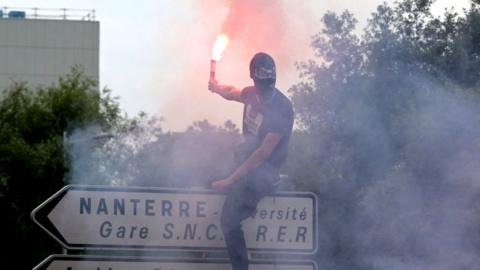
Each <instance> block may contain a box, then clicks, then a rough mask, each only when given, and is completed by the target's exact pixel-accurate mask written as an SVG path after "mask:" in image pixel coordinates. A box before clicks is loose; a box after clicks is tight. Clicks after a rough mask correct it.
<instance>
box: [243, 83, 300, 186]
mask: <svg viewBox="0 0 480 270" xmlns="http://www.w3.org/2000/svg"><path fill="white" fill-rule="evenodd" d="M241 97H242V101H243V103H244V109H243V136H244V138H245V143H244V144H243V145H242V147H241V148H240V153H239V157H240V162H243V161H244V160H246V159H247V158H248V157H249V156H250V154H251V153H253V151H255V150H256V149H257V148H258V147H259V146H260V144H261V143H262V141H263V139H264V138H265V136H266V135H267V134H268V133H278V134H281V135H283V136H282V139H281V140H280V142H279V143H278V144H277V146H276V147H275V149H274V150H273V152H272V153H271V154H270V156H269V157H268V159H267V160H266V161H265V162H264V163H263V164H262V165H260V166H259V167H258V168H257V169H256V170H254V172H253V174H262V175H263V174H265V173H267V174H271V175H273V176H274V177H278V172H279V170H280V167H281V166H282V164H283V162H284V161H285V159H286V157H287V152H288V143H289V140H290V135H291V133H292V128H293V109H292V104H291V102H290V100H288V98H287V97H286V96H285V95H284V94H283V93H282V92H280V91H279V90H278V89H275V92H274V94H273V96H272V98H270V99H269V100H267V101H266V102H262V101H261V100H260V98H259V97H258V95H257V90H256V88H255V87H254V86H249V87H246V88H244V89H243V90H242V94H241Z"/></svg>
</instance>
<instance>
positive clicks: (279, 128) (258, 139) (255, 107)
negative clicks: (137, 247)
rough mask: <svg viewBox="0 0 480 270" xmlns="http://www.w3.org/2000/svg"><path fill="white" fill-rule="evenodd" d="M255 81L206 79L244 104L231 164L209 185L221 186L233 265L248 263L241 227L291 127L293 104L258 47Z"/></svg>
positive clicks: (243, 268)
mask: <svg viewBox="0 0 480 270" xmlns="http://www.w3.org/2000/svg"><path fill="white" fill-rule="evenodd" d="M250 78H252V80H253V84H254V86H249V87H246V88H244V89H242V90H240V89H237V88H235V87H233V86H227V85H220V84H218V83H217V82H216V81H211V82H209V85H208V89H209V90H210V91H212V92H215V93H217V94H219V95H220V96H222V97H223V98H225V99H227V100H233V101H237V102H241V103H243V104H244V110H243V128H242V132H243V136H244V142H243V143H242V144H241V145H240V146H239V147H238V148H237V151H236V153H235V160H236V164H237V167H236V169H235V170H234V171H233V172H232V173H231V174H230V175H229V176H228V177H226V178H224V179H220V180H217V181H214V182H213V183H212V187H213V188H216V189H221V190H225V191H226V194H227V196H226V200H225V203H224V205H223V210H222V217H221V226H222V231H223V234H224V238H225V243H226V245H227V251H228V254H229V256H230V261H231V263H232V267H233V270H247V269H248V255H247V248H246V245H245V238H244V234H243V231H242V229H241V222H242V220H244V219H246V218H248V217H249V216H251V215H252V214H253V213H254V211H255V210H256V207H257V204H258V202H259V201H260V199H261V198H263V197H265V196H266V195H267V194H268V193H270V192H271V191H273V183H274V182H276V181H278V178H279V170H280V167H281V166H282V164H283V162H284V161H285V159H286V156H287V150H288V143H289V139H290V135H291V132H292V127H293V118H294V116H293V109H292V105H291V103H290V101H289V100H288V98H287V97H286V96H285V95H284V94H282V92H280V91H279V90H278V89H276V88H275V81H276V68H275V62H274V60H273V58H272V57H271V56H270V55H268V54H266V53H261V52H260V53H257V54H255V55H254V57H253V58H252V60H251V62H250Z"/></svg>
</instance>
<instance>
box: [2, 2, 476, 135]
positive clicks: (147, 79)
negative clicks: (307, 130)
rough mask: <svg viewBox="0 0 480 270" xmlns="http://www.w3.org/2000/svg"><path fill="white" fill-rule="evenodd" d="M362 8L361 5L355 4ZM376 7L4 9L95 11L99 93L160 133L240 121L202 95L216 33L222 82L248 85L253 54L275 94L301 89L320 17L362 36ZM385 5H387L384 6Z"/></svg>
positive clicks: (89, 5)
mask: <svg viewBox="0 0 480 270" xmlns="http://www.w3.org/2000/svg"><path fill="white" fill-rule="evenodd" d="M360 2H361V5H359V3H360ZM382 2H384V1H383V0H362V1H358V0H335V1H333V0H323V1H322V0H302V1H294V0H202V1H197V0H141V1H131V0H122V1H118V0H117V1H114V0H103V1H94V0H83V1H73V0H15V1H10V0H7V1H2V6H7V7H38V8H67V9H77V8H80V9H95V11H96V19H97V20H98V21H99V22H100V82H99V84H100V87H101V88H104V87H107V88H109V89H111V90H112V93H113V95H114V96H118V97H119V102H120V107H121V109H122V110H124V111H125V112H126V113H128V115H129V116H134V115H136V114H138V113H139V112H141V111H142V112H146V113H147V114H148V115H151V116H157V117H162V118H163V119H164V120H163V122H162V127H163V128H164V129H165V130H173V131H181V130H184V129H185V128H186V127H188V126H189V125H190V124H191V123H193V121H200V120H204V119H208V120H209V122H211V123H213V124H216V125H221V124H223V123H224V122H225V121H226V120H232V121H233V122H234V123H236V124H237V125H240V122H241V111H242V106H241V104H238V103H234V102H229V101H225V100H223V99H222V98H221V97H219V96H217V95H215V94H212V93H210V92H209V91H208V89H207V83H208V79H209V65H210V57H211V50H212V45H213V42H214V40H215V37H216V35H217V34H219V33H220V32H227V34H228V35H229V36H230V43H229V45H228V47H227V49H226V50H225V52H224V54H223V58H222V59H221V60H220V61H219V62H218V63H217V77H216V78H217V80H218V81H219V83H221V84H228V85H234V86H236V87H238V88H243V87H245V86H248V85H250V84H251V80H250V78H249V73H248V64H249V61H250V59H251V57H252V56H253V54H254V53H255V52H258V51H264V52H267V53H269V54H271V55H272V56H273V57H274V58H275V60H276V63H277V88H279V89H280V90H281V91H282V92H283V93H285V94H287V95H288V92H287V90H288V89H289V88H290V87H291V86H292V85H293V84H295V83H298V82H299V81H300V79H299V77H298V72H297V70H296V68H295V62H297V61H305V60H308V59H311V58H312V57H313V55H312V50H311V48H310V46H309V45H310V41H311V37H312V36H313V35H315V34H316V33H318V32H319V31H320V30H321V23H320V19H321V17H322V16H323V14H325V12H327V11H334V12H342V11H343V10H345V9H348V10H349V11H350V12H352V13H353V14H354V15H355V17H356V18H357V19H358V21H359V24H358V29H359V30H361V29H362V28H363V26H364V25H365V23H366V19H367V18H368V17H369V15H370V14H371V13H372V12H374V10H375V8H376V6H377V5H379V4H381V3H382ZM385 2H387V3H393V2H394V0H386V1H385ZM469 5H470V1H469V0H455V1H452V0H437V2H436V3H435V4H434V6H433V12H434V14H439V15H440V14H441V13H442V10H443V9H444V8H445V7H450V6H453V7H454V8H455V9H457V10H459V11H460V10H461V8H462V7H468V6H469Z"/></svg>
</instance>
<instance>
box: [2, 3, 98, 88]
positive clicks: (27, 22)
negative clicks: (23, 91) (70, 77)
mask: <svg viewBox="0 0 480 270" xmlns="http://www.w3.org/2000/svg"><path fill="white" fill-rule="evenodd" d="M55 12H57V13H55ZM85 12H87V11H85ZM88 12H89V13H85V15H76V14H75V13H74V14H73V15H69V11H68V10H66V9H61V10H40V9H35V8H34V9H27V10H13V9H11V10H9V9H7V8H3V9H2V12H0V15H1V18H0V89H5V88H6V87H9V86H10V85H12V83H14V82H23V81H24V82H27V83H28V85H29V86H31V87H33V88H34V87H36V86H38V85H43V86H49V85H52V84H53V83H56V82H58V78H59V77H60V76H62V75H65V74H67V73H69V72H70V70H71V68H72V67H73V66H76V65H78V66H81V67H82V68H83V69H84V71H85V75H87V76H88V77H90V78H92V79H94V80H97V81H98V80H99V35H100V29H99V22H98V21H96V20H95V16H94V11H88ZM92 12H93V16H92Z"/></svg>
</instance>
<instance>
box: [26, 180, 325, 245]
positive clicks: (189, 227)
mask: <svg viewBox="0 0 480 270" xmlns="http://www.w3.org/2000/svg"><path fill="white" fill-rule="evenodd" d="M224 199H225V198H224V195H222V194H219V193H216V192H214V191H211V190H196V191H195V190H194V191H192V190H178V189H154V188H140V187H138V188H137V187H128V188H126V187H105V186H75V185H70V186H66V187H64V188H63V189H61V190H60V191H58V192H57V193H56V194H54V195H53V196H52V197H50V198H49V199H48V200H47V201H45V202H44V203H43V204H41V205H40V206H38V207H37V208H36V209H35V210H34V211H33V212H32V218H33V220H34V221H35V222H36V223H37V224H38V225H39V226H40V227H41V228H43V229H44V230H45V231H46V232H47V233H49V234H50V235H51V236H52V237H53V238H54V239H55V240H56V241H58V242H59V243H60V244H61V245H62V246H64V247H65V248H67V249H114V250H118V249H137V250H138V249H144V250H193V251H195V250H197V251H213V250H220V249H224V247H225V243H224V240H223V235H222V232H221V229H220V215H221V209H222V205H223V200H224ZM316 214H317V200H316V196H315V195H314V194H313V193H303V192H279V193H276V194H274V196H269V197H266V198H264V199H263V200H262V201H261V202H260V203H259V205H258V207H257V211H256V212H255V213H254V214H253V215H252V217H250V218H248V219H247V220H245V221H244V223H243V224H242V225H243V228H244V231H245V236H246V242H247V247H248V248H249V250H250V251H257V252H284V253H289V254H291V253H294V254H312V253H315V251H316V249H317V241H316V239H317V237H316V232H317V228H316V227H317V224H316Z"/></svg>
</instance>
